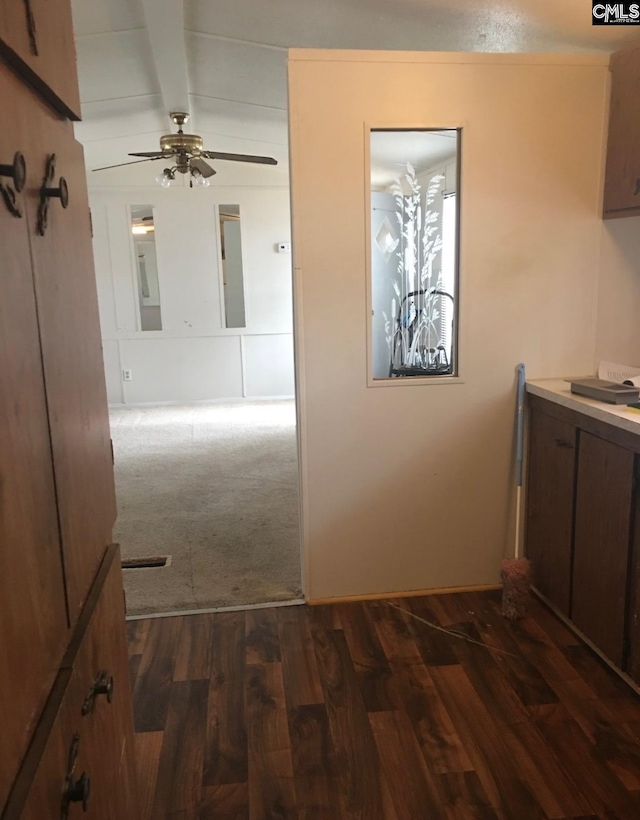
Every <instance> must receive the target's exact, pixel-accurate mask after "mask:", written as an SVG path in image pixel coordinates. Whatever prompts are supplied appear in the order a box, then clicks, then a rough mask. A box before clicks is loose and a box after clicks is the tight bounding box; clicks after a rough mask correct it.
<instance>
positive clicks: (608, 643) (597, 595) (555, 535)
mask: <svg viewBox="0 0 640 820" xmlns="http://www.w3.org/2000/svg"><path fill="white" fill-rule="evenodd" d="M529 418H530V422H529V461H528V471H527V485H528V486H527V510H526V524H525V532H526V542H525V547H526V553H527V557H529V558H530V559H531V561H532V571H533V585H534V587H535V588H536V589H537V590H538V591H539V592H540V593H541V594H542V595H543V596H544V597H545V598H546V599H547V600H548V601H549V602H550V603H552V604H553V605H554V606H555V607H556V608H557V609H558V610H559V611H560V612H561V613H562V614H563V615H565V616H567V617H568V618H570V620H571V621H572V622H573V623H574V625H575V627H576V628H577V629H578V630H579V631H580V632H581V633H582V634H583V635H584V636H585V637H586V638H588V639H589V640H590V641H591V643H592V644H593V645H594V646H595V647H596V648H597V649H598V650H600V651H601V652H602V654H603V655H604V656H605V657H606V658H607V659H608V660H610V661H611V662H612V663H614V664H615V665H616V666H618V667H619V668H620V669H622V670H624V671H626V672H628V674H629V675H630V676H631V677H632V678H633V679H634V680H635V681H636V682H637V683H640V492H638V491H637V489H636V488H637V487H638V481H637V476H638V475H640V435H637V434H634V433H630V432H628V431H623V430H620V429H618V428H616V427H615V426H613V425H610V424H607V423H605V422H603V421H601V420H596V419H593V418H591V417H589V416H587V415H583V414H581V413H579V412H576V411H573V410H570V409H568V408H566V407H564V406H561V405H560V404H556V403H554V402H552V401H546V400H544V399H541V398H540V397H537V396H529ZM639 432H640V431H639Z"/></svg>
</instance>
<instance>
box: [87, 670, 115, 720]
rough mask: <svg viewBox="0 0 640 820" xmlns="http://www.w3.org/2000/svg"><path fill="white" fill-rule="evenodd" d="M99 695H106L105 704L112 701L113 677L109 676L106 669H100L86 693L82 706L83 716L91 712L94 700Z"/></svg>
mask: <svg viewBox="0 0 640 820" xmlns="http://www.w3.org/2000/svg"><path fill="white" fill-rule="evenodd" d="M99 695H106V698H107V703H111V701H112V700H113V675H110V674H109V673H108V672H107V670H106V669H101V670H100V671H99V672H98V674H97V676H96V679H95V680H94V682H93V685H92V687H91V689H90V690H89V692H88V693H87V697H86V698H85V699H84V703H83V704H82V714H83V715H88V714H89V712H92V711H93V707H94V705H95V702H96V698H97V697H98V696H99Z"/></svg>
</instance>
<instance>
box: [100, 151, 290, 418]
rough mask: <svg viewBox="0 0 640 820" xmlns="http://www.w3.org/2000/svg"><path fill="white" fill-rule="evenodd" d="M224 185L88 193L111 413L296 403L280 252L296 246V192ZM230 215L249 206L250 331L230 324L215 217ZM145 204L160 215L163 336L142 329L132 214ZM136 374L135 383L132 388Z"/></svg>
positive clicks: (245, 228) (245, 229)
mask: <svg viewBox="0 0 640 820" xmlns="http://www.w3.org/2000/svg"><path fill="white" fill-rule="evenodd" d="M136 172H137V173H138V174H139V173H140V169H139V167H137V168H136ZM149 173H150V172H149V170H148V169H147V174H149ZM154 176H155V174H154ZM92 180H93V178H92ZM216 180H217V177H214V181H213V184H212V186H211V188H209V189H206V190H201V189H196V188H194V189H189V188H186V187H172V188H170V189H169V190H164V189H162V188H160V186H157V185H156V186H154V187H126V186H122V185H120V186H118V187H114V188H109V187H107V186H104V187H101V188H96V187H92V188H91V189H90V191H89V196H90V203H91V212H92V218H93V231H94V255H95V266H96V276H97V280H98V300H99V306H100V322H101V327H102V336H103V347H104V360H105V370H106V377H107V387H108V397H109V401H110V402H111V403H115V404H118V403H122V402H125V403H132V404H135V403H138V402H164V401H185V402H187V401H196V400H205V399H220V398H236V397H241V396H247V397H261V396H284V395H286V396H291V395H293V393H294V379H293V342H292V321H293V320H292V292H291V290H292V285H291V256H290V255H287V254H278V253H277V252H276V245H277V243H278V242H287V241H290V214H289V190H288V187H286V186H283V187H277V188H276V187H272V188H268V187H263V188H251V187H230V186H224V185H222V186H220V185H217V183H216ZM221 203H225V204H226V203H233V204H235V203H237V204H239V205H240V217H241V225H242V244H243V261H244V278H245V305H246V319H247V323H246V327H245V328H241V329H240V328H237V329H235V328H234V329H228V328H226V327H224V326H223V321H222V310H221V301H220V300H221V298H222V286H221V281H220V278H219V266H220V262H221V260H220V256H219V248H218V240H217V233H216V217H215V209H214V206H215V205H216V204H221ZM141 204H150V205H152V206H153V211H154V220H155V228H156V231H155V241H156V250H157V261H158V278H159V283H160V300H161V311H162V328H163V329H162V331H146V332H143V331H141V330H140V329H139V326H140V325H139V317H138V303H137V284H136V273H135V267H134V260H133V257H132V253H133V245H132V241H131V230H130V225H129V215H128V207H129V206H130V205H141ZM125 368H126V369H130V370H131V371H132V376H133V379H132V381H130V382H123V381H122V370H123V369H125Z"/></svg>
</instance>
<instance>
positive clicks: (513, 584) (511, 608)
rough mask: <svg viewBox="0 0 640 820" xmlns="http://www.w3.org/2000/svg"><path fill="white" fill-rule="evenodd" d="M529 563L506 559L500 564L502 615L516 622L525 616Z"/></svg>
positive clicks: (523, 560)
mask: <svg viewBox="0 0 640 820" xmlns="http://www.w3.org/2000/svg"><path fill="white" fill-rule="evenodd" d="M530 576H531V563H530V562H529V561H527V559H526V558H508V559H506V560H505V561H503V562H502V570H501V571H500V580H501V581H502V614H503V615H504V617H505V618H508V619H509V620H510V621H517V620H519V619H520V618H524V617H525V615H526V614H527V608H528V602H529V581H530Z"/></svg>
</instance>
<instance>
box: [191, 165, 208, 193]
mask: <svg viewBox="0 0 640 820" xmlns="http://www.w3.org/2000/svg"><path fill="white" fill-rule="evenodd" d="M191 177H192V179H193V182H194V184H195V185H198V186H199V187H200V188H208V187H209V185H210V182H209V180H208V179H207V178H206V177H203V176H202V174H201V173H200V171H198V169H197V168H192V169H191Z"/></svg>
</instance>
